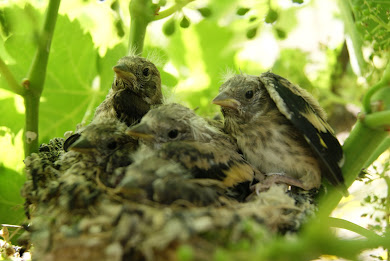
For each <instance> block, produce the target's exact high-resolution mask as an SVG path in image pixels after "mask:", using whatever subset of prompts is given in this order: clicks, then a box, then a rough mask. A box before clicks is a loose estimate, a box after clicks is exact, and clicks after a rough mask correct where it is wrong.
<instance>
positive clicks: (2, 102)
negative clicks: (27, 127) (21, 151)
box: [0, 95, 24, 134]
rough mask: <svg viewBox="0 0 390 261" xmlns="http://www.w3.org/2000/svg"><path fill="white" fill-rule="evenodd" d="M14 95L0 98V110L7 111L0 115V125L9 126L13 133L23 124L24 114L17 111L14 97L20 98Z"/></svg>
mask: <svg viewBox="0 0 390 261" xmlns="http://www.w3.org/2000/svg"><path fill="white" fill-rule="evenodd" d="M14 97H15V98H14ZM14 97H7V98H4V99H1V98H0V111H2V112H7V113H2V116H1V117H0V126H5V127H7V128H9V129H10V130H11V132H12V133H13V134H16V133H18V132H19V131H20V130H21V129H22V128H23V126H24V116H23V115H24V114H23V113H20V112H18V110H17V109H16V104H15V102H16V99H19V100H21V99H22V98H20V97H17V96H16V95H15V96H14Z"/></svg>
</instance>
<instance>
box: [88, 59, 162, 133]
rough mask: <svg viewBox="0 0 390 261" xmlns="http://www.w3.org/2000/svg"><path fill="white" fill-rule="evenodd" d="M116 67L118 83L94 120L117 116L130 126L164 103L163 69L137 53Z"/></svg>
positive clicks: (120, 61) (116, 81) (100, 106)
mask: <svg viewBox="0 0 390 261" xmlns="http://www.w3.org/2000/svg"><path fill="white" fill-rule="evenodd" d="M113 70H114V72H115V79H114V82H113V84H112V87H111V89H110V91H109V93H108V94H107V97H106V98H105V100H104V101H103V102H102V103H101V104H100V105H99V106H98V107H97V109H96V111H95V115H94V120H95V119H96V118H104V119H107V118H112V117H115V118H117V119H119V120H121V121H123V122H125V123H126V124H127V125H128V126H130V125H132V124H134V123H136V122H138V121H139V120H140V119H141V118H142V116H144V115H145V114H146V113H147V112H148V111H149V110H150V109H151V108H153V106H154V105H159V104H162V102H163V96H162V92H161V78H160V72H159V71H158V69H157V67H156V66H155V65H154V64H153V63H152V62H150V61H148V60H147V59H145V58H143V57H140V56H136V55H131V56H125V57H122V58H121V59H120V60H119V61H118V63H117V65H115V66H114V67H113Z"/></svg>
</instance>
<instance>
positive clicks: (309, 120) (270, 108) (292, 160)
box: [213, 73, 343, 190]
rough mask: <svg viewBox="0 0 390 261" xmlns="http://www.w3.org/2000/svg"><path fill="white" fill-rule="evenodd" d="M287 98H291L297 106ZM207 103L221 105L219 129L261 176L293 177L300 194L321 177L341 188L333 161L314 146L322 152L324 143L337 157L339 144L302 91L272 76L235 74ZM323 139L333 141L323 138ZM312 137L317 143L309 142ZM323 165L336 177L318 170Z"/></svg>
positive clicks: (319, 181) (265, 74)
mask: <svg viewBox="0 0 390 261" xmlns="http://www.w3.org/2000/svg"><path fill="white" fill-rule="evenodd" d="M279 88H282V90H279ZM283 88H284V89H283ZM286 90H287V91H288V92H290V93H289V94H287V98H286V97H285V96H283V95H284V94H285V92H286ZM282 91H283V92H284V93H281V92H282ZM288 95H289V96H288ZM288 97H292V98H294V97H297V98H296V100H298V101H299V103H298V102H296V100H294V99H292V100H291V101H290V99H288ZM213 102H214V103H215V104H217V105H220V106H221V107H222V113H223V115H224V121H225V123H224V126H225V130H226V131H227V132H228V133H230V134H231V135H232V136H233V137H234V138H235V139H236V140H237V144H238V147H239V148H240V149H241V151H242V152H243V153H244V155H245V157H246V159H247V160H248V161H249V162H250V163H251V164H253V165H254V166H255V167H257V168H258V169H259V170H260V171H261V172H263V173H265V174H281V175H284V176H286V177H290V178H293V179H295V180H296V182H293V183H294V184H291V185H296V186H299V187H301V188H303V189H306V190H309V189H313V188H318V187H320V185H321V176H322V175H324V176H326V177H328V178H329V179H330V181H331V182H332V183H333V184H334V185H343V177H342V176H341V171H340V167H339V166H338V165H337V161H336V163H333V162H334V161H335V159H334V158H332V157H331V156H329V155H328V154H326V156H328V157H323V156H322V155H319V153H318V152H317V151H316V149H317V147H320V146H322V147H320V148H319V149H320V150H321V151H322V150H325V149H327V147H326V146H327V145H328V144H329V147H331V149H334V153H337V154H339V153H340V151H341V147H340V144H339V143H338V141H337V139H336V138H334V137H333V134H332V131H331V128H330V127H329V125H328V124H327V123H326V115H325V113H324V111H323V110H322V108H321V107H320V106H319V104H318V102H317V101H315V100H314V98H313V97H311V96H310V94H308V93H307V92H306V91H304V90H303V89H301V88H299V87H297V86H295V85H292V84H291V83H290V82H288V81H287V80H286V79H284V78H282V77H280V76H277V75H275V74H272V73H264V74H262V75H260V76H252V75H244V74H241V75H236V76H234V77H232V78H230V79H229V80H228V81H227V82H225V83H224V84H222V86H221V87H220V94H219V95H218V96H217V97H216V98H215V99H214V101H213ZM297 118H298V120H297ZM300 120H301V121H303V123H302V122H300ZM297 125H298V126H297ZM306 128H308V130H306ZM317 136H318V138H317ZM329 136H332V137H333V138H331V139H326V138H328V137H329ZM308 137H309V138H308ZM323 137H325V138H323ZM315 139H318V144H317V143H316V144H313V143H314V142H317V140H315ZM324 140H325V142H328V144H326V145H325V146H323V144H320V142H322V141H324ZM325 142H323V143H325ZM313 147H314V148H313ZM330 153H332V152H330ZM341 154H342V153H341ZM341 157H342V155H341ZM338 160H340V158H339V159H338ZM328 162H331V163H330V164H331V165H332V168H333V169H334V172H335V173H336V175H333V174H329V172H330V171H329V169H327V168H326V167H324V165H326V164H328ZM332 175H333V176H335V177H334V178H333V176H332Z"/></svg>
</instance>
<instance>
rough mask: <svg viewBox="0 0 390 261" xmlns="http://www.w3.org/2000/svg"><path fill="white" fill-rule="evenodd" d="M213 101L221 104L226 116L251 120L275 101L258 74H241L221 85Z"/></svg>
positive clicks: (263, 112)
mask: <svg viewBox="0 0 390 261" xmlns="http://www.w3.org/2000/svg"><path fill="white" fill-rule="evenodd" d="M213 103H214V104H217V105H219V106H221V110H222V113H223V115H224V116H225V118H226V117H233V118H236V119H238V120H244V121H249V120H251V119H252V118H253V117H254V116H255V115H259V114H265V113H266V112H267V110H268V109H269V108H270V106H271V105H272V104H273V101H272V99H271V98H270V96H269V94H268V92H267V90H266V89H265V87H264V85H263V83H262V82H261V81H260V79H259V77H258V76H253V75H245V74H239V75H235V76H233V77H231V78H230V79H228V80H227V81H226V82H225V83H223V84H222V85H221V87H220V88H219V94H218V95H217V97H215V98H214V100H213Z"/></svg>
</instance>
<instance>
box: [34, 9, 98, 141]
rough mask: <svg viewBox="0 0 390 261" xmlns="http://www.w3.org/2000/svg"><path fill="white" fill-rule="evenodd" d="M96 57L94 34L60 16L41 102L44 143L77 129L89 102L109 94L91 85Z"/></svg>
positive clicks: (42, 139)
mask: <svg viewBox="0 0 390 261" xmlns="http://www.w3.org/2000/svg"><path fill="white" fill-rule="evenodd" d="M97 57H98V52H97V49H96V48H95V47H94V45H93V42H92V38H91V36H90V35H89V34H85V33H83V31H82V29H81V27H80V24H79V23H78V21H77V20H74V21H73V22H71V21H70V20H69V18H68V17H66V16H59V17H58V19H57V25H56V30H55V32H54V37H53V42H52V48H51V52H50V56H49V63H48V68H47V78H46V81H45V86H44V90H43V93H42V99H41V104H40V122H39V127H40V135H41V142H44V141H45V142H47V141H48V140H49V139H50V138H53V137H62V136H63V134H64V132H65V131H68V130H74V129H75V127H76V125H77V124H78V123H80V122H81V121H82V119H83V117H84V115H85V113H86V111H87V108H88V107H89V104H90V102H94V100H96V97H102V96H104V95H105V94H106V92H105V91H103V92H102V91H99V90H94V89H93V88H92V82H93V80H94V78H95V77H96V76H97V68H96V59H97ZM95 105H96V104H94V105H93V107H96V106H95Z"/></svg>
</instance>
